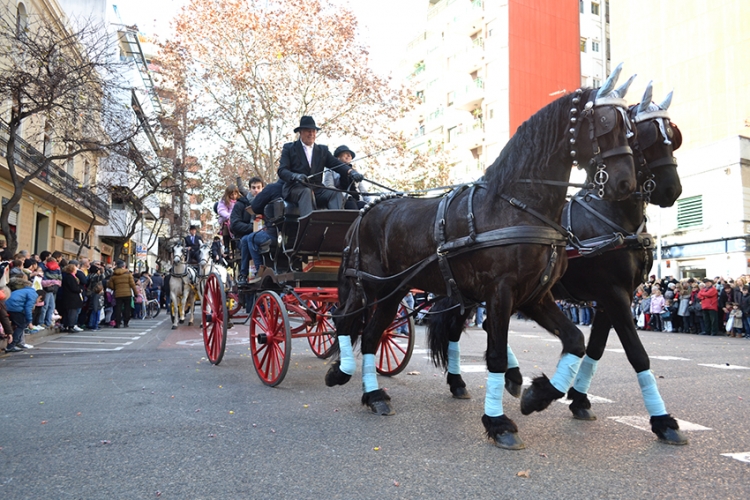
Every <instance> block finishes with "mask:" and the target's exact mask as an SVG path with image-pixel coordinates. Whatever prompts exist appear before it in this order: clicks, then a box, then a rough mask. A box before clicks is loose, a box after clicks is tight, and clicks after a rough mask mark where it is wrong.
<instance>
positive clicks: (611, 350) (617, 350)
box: [604, 349, 625, 353]
mask: <svg viewBox="0 0 750 500" xmlns="http://www.w3.org/2000/svg"><path fill="white" fill-rule="evenodd" d="M604 350H605V351H609V352H619V353H624V352H625V349H604Z"/></svg>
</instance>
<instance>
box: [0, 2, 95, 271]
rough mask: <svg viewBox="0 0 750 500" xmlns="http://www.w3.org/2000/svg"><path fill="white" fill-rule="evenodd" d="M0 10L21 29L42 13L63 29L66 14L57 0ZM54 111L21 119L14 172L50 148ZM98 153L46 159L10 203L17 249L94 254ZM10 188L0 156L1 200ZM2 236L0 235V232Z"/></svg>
mask: <svg viewBox="0 0 750 500" xmlns="http://www.w3.org/2000/svg"><path fill="white" fill-rule="evenodd" d="M0 9H2V11H3V14H4V15H5V16H6V19H11V18H14V19H15V22H16V23H17V24H16V25H17V27H18V29H21V30H22V29H26V26H28V23H29V22H30V20H31V21H32V22H33V21H34V20H35V19H39V18H44V19H46V20H48V21H49V22H50V23H51V25H53V26H55V27H56V28H57V29H60V30H63V29H65V20H66V15H65V12H64V10H63V9H62V7H61V5H60V3H59V2H58V1H57V0H22V1H18V0H2V1H0ZM10 107H11V102H10V100H9V99H8V100H6V101H5V102H3V103H2V111H1V113H0V118H2V119H1V120H0V149H1V150H2V152H3V154H5V150H6V147H7V144H8V140H9V138H10V137H9V129H8V126H7V123H8V120H9V117H10ZM54 125H55V122H54V116H41V115H37V116H33V117H30V118H29V119H27V120H24V121H23V122H22V124H21V128H20V130H19V133H17V134H16V150H15V154H14V157H15V165H16V169H17V171H18V173H19V175H20V176H21V177H22V178H23V177H25V176H26V175H28V174H30V173H32V172H35V171H37V170H38V169H39V168H40V167H42V166H43V161H44V158H45V157H47V156H50V155H52V154H53V153H55V152H56V148H58V147H59V146H57V145H56V144H55V140H54ZM99 160H100V158H99V157H98V156H97V155H94V154H81V155H78V156H76V157H74V158H70V159H69V160H67V161H65V162H64V163H52V164H50V165H49V166H48V167H47V168H46V169H45V170H44V171H42V172H41V175H39V176H38V177H37V178H36V179H34V180H32V181H31V182H29V183H28V184H27V185H26V187H25V188H24V190H23V196H22V198H21V200H20V201H19V202H18V203H17V204H16V205H15V206H14V207H13V208H12V211H11V214H10V218H9V222H10V230H11V231H12V232H14V233H15V235H16V238H17V241H18V249H26V250H29V251H31V252H35V253H39V252H41V251H43V250H50V251H55V250H58V251H60V252H62V254H63V255H64V256H65V257H67V258H71V257H73V256H75V255H78V254H79V252H80V255H81V256H84V257H89V258H98V257H99V252H100V248H99V247H98V246H97V243H96V241H94V239H93V238H92V234H91V232H90V231H89V228H90V227H91V225H92V224H93V225H94V226H101V225H103V224H106V223H107V221H108V217H109V207H108V204H107V202H106V201H105V199H104V195H105V194H106V193H100V192H99V191H98V189H97V186H96V178H97V170H98V164H99ZM13 191H14V185H13V184H12V182H11V177H10V171H9V169H8V164H7V162H6V161H5V159H4V158H3V159H2V160H0V194H1V195H2V203H3V204H6V203H7V202H8V201H9V200H10V198H11V196H12V193H13ZM0 239H4V236H0Z"/></svg>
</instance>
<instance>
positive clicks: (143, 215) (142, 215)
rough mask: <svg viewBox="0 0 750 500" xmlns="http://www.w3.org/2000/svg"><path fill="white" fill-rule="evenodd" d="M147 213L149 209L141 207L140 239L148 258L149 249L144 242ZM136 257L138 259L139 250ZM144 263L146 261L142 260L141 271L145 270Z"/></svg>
mask: <svg viewBox="0 0 750 500" xmlns="http://www.w3.org/2000/svg"><path fill="white" fill-rule="evenodd" d="M146 213H148V211H147V210H146V209H141V238H140V240H141V241H140V244H141V248H142V249H144V250H145V251H146V257H147V258H148V250H147V249H146V248H145V247H146V245H144V243H143V225H144V222H145V221H146ZM136 250H137V249H136ZM135 257H136V259H138V253H137V252H136V256H135ZM143 264H144V262H143V261H142V262H141V264H140V270H141V271H142V270H143Z"/></svg>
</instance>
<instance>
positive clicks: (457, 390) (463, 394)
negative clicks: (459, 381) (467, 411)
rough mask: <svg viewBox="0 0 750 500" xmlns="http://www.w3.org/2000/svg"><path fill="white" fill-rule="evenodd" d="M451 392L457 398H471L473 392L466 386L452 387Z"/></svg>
mask: <svg viewBox="0 0 750 500" xmlns="http://www.w3.org/2000/svg"><path fill="white" fill-rule="evenodd" d="M451 394H453V397H454V398H456V399H471V394H469V391H467V390H466V387H451Z"/></svg>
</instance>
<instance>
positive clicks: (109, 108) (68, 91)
mask: <svg viewBox="0 0 750 500" xmlns="http://www.w3.org/2000/svg"><path fill="white" fill-rule="evenodd" d="M121 69H122V65H121V63H120V61H119V58H118V57H117V54H116V47H115V46H114V45H113V43H112V38H111V37H110V35H109V34H108V33H107V30H106V28H105V27H104V26H99V25H96V24H94V23H92V22H82V23H78V27H76V28H71V27H70V26H66V25H61V24H60V22H59V21H57V20H51V19H47V18H44V17H42V16H32V15H30V16H28V18H22V17H20V16H19V17H18V18H16V16H14V13H11V12H9V11H7V10H6V11H5V12H3V13H2V14H0V99H2V100H3V101H6V102H9V103H10V109H9V110H8V111H7V112H6V113H5V114H4V115H3V117H2V119H0V136H4V137H2V138H3V139H5V141H4V142H5V151H4V156H5V160H6V162H7V166H8V171H9V173H10V180H11V182H12V184H13V188H14V190H13V194H12V195H11V197H10V200H9V201H8V202H7V203H6V204H4V205H3V207H2V212H0V231H2V233H3V234H4V235H5V237H6V239H7V241H8V247H9V248H10V249H12V250H13V251H15V250H16V247H17V245H18V241H17V238H16V235H15V233H13V232H11V231H10V226H9V223H8V218H9V215H10V213H11V211H12V209H13V207H14V206H15V205H16V204H17V203H18V202H19V200H20V199H21V197H22V195H23V192H24V190H25V189H26V186H27V185H28V184H29V183H30V182H31V181H32V180H33V179H36V178H38V177H39V176H40V175H43V174H44V173H45V172H48V170H49V169H50V167H51V166H54V165H55V162H67V161H69V160H71V159H73V158H75V157H77V156H79V155H82V154H85V153H96V154H99V155H106V154H109V151H111V150H114V149H117V148H120V149H123V148H125V147H127V145H128V142H129V141H130V139H131V138H132V137H134V136H135V134H137V133H138V129H139V127H140V124H139V123H138V122H137V121H134V120H133V119H132V115H131V114H132V111H131V110H130V109H129V108H128V106H127V105H126V104H127V103H123V102H122V97H123V95H129V92H128V90H129V89H128V88H127V86H125V87H124V86H123V83H124V82H125V80H123V79H122V78H121ZM22 127H24V128H25V127H28V130H30V131H31V132H35V131H38V132H39V134H38V137H41V136H42V132H44V137H45V139H44V140H45V141H49V142H47V143H45V144H43V145H42V147H41V148H34V149H33V154H30V153H29V151H31V150H32V146H31V145H30V144H27V143H26V141H24V140H23V139H22V138H21V134H20V131H21V128H22ZM47 132H49V134H48V133H47ZM27 136H28V135H27ZM32 140H33V139H32ZM24 156H25V158H23V160H25V161H23V168H19V167H20V165H19V161H18V160H19V159H21V158H22V157H24Z"/></svg>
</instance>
